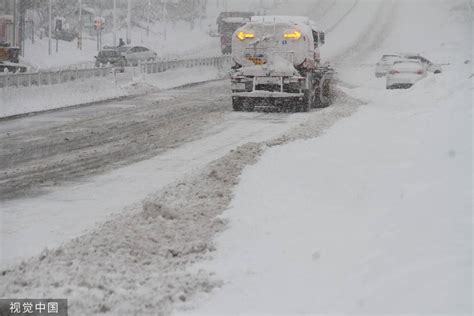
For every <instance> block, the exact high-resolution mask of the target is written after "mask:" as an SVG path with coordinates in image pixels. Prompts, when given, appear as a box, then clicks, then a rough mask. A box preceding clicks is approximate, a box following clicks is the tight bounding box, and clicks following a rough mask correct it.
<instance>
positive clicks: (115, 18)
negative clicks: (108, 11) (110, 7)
mask: <svg viewBox="0 0 474 316" xmlns="http://www.w3.org/2000/svg"><path fill="white" fill-rule="evenodd" d="M113 16H114V17H113V25H114V46H117V0H114V12H113Z"/></svg>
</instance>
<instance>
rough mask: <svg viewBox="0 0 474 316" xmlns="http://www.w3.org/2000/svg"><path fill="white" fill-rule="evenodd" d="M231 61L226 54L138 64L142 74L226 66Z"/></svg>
mask: <svg viewBox="0 0 474 316" xmlns="http://www.w3.org/2000/svg"><path fill="white" fill-rule="evenodd" d="M230 62H231V57H230V55H224V56H218V57H205V58H189V59H180V60H166V61H151V62H144V63H139V64H138V69H139V72H140V73H142V74H153V73H158V72H163V71H166V70H170V69H176V68H193V67H202V66H209V67H225V66H229V65H230Z"/></svg>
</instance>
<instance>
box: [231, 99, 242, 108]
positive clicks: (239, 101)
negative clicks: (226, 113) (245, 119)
mask: <svg viewBox="0 0 474 316" xmlns="http://www.w3.org/2000/svg"><path fill="white" fill-rule="evenodd" d="M243 107H244V102H243V100H242V98H240V97H232V109H233V110H234V111H242V110H243Z"/></svg>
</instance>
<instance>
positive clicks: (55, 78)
mask: <svg viewBox="0 0 474 316" xmlns="http://www.w3.org/2000/svg"><path fill="white" fill-rule="evenodd" d="M112 69H113V67H111V66H105V67H97V68H83V69H67V70H55V71H52V70H47V71H36V72H18V73H9V72H4V73H0V88H7V87H16V88H19V87H31V86H44V85H55V84H60V83H66V82H73V81H79V80H80V81H84V80H85V79H89V78H92V77H105V76H107V74H109V73H110V72H111V71H112Z"/></svg>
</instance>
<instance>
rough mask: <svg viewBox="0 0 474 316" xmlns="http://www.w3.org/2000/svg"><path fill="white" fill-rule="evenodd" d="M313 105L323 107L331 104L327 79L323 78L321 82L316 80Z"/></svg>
mask: <svg viewBox="0 0 474 316" xmlns="http://www.w3.org/2000/svg"><path fill="white" fill-rule="evenodd" d="M316 95H317V97H316V99H315V107H317V108H325V107H327V106H329V105H330V104H331V91H330V82H329V80H324V81H323V83H322V84H320V82H319V81H318V84H317V89H316Z"/></svg>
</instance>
